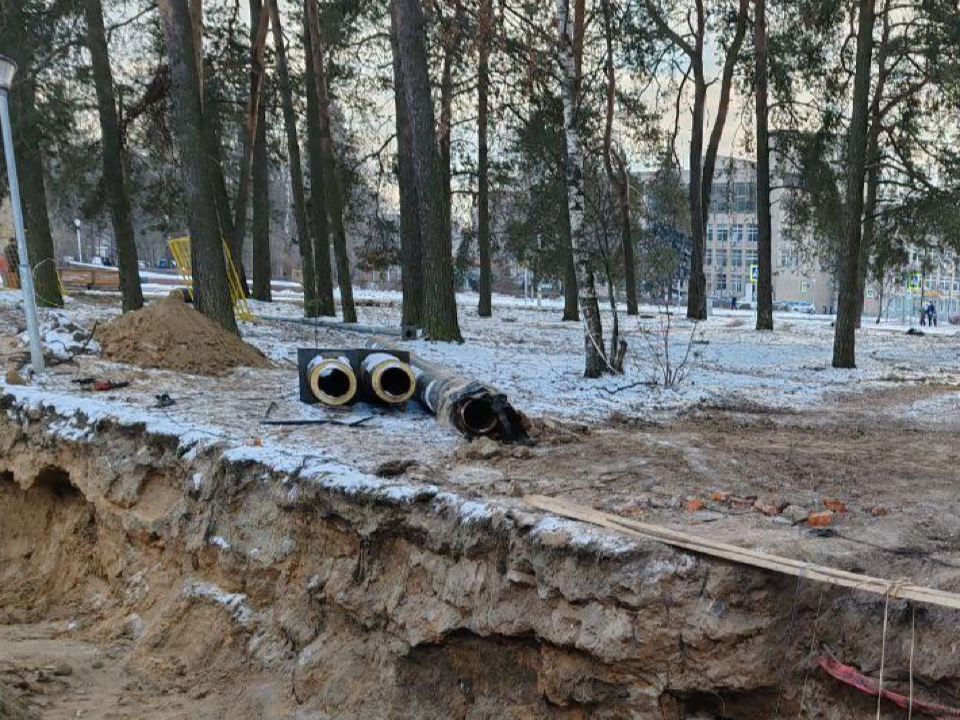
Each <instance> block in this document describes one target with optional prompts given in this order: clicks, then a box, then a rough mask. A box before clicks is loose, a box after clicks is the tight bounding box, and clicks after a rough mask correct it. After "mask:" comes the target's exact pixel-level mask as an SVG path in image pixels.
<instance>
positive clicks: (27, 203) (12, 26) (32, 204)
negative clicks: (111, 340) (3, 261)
mask: <svg viewBox="0 0 960 720" xmlns="http://www.w3.org/2000/svg"><path fill="white" fill-rule="evenodd" d="M0 10H2V16H3V17H2V23H0V28H2V29H3V31H4V32H3V38H2V40H3V43H4V49H5V52H7V53H8V54H10V55H11V57H12V58H13V60H14V61H15V62H16V63H17V65H18V66H19V71H18V72H17V75H16V77H15V78H14V82H13V87H12V88H11V89H10V115H11V121H12V135H13V140H14V149H15V152H16V156H17V165H18V167H19V170H20V173H19V174H20V195H21V200H22V201H23V214H24V218H23V221H24V225H25V226H26V234H27V255H28V257H27V258H21V262H26V263H27V264H28V265H29V266H30V267H31V268H32V271H33V283H34V294H35V295H36V299H37V303H38V304H40V305H42V306H46V307H62V306H63V296H62V295H61V294H60V282H59V280H58V278H57V261H56V253H55V249H54V245H53V236H52V235H51V233H50V216H49V215H48V214H47V190H46V185H45V182H44V176H43V150H42V145H43V133H42V130H41V123H40V114H39V112H37V107H36V93H37V87H36V79H35V75H34V65H33V62H34V58H33V52H32V51H33V46H32V43H31V34H30V29H29V28H28V27H27V19H26V16H25V12H24V9H23V5H22V3H21V2H20V0H0Z"/></svg>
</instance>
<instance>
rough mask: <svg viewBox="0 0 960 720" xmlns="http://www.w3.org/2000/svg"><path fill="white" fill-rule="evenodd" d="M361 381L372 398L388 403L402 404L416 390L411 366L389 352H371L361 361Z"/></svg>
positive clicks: (415, 381)
mask: <svg viewBox="0 0 960 720" xmlns="http://www.w3.org/2000/svg"><path fill="white" fill-rule="evenodd" d="M360 381H361V382H362V383H363V385H364V388H366V390H367V392H368V394H369V396H370V397H371V398H376V399H378V400H380V401H381V402H384V403H386V404H388V405H402V404H403V403H405V402H406V401H407V400H409V399H410V398H411V397H413V394H414V392H415V391H416V386H417V380H416V377H415V375H414V372H413V369H411V367H410V366H409V365H408V364H407V363H405V362H403V361H402V360H400V359H399V358H397V357H395V356H394V355H390V354H389V353H385V352H379V353H370V354H369V355H367V356H366V357H365V358H363V360H362V361H361V363H360Z"/></svg>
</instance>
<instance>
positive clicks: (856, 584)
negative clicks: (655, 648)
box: [523, 495, 960, 610]
mask: <svg viewBox="0 0 960 720" xmlns="http://www.w3.org/2000/svg"><path fill="white" fill-rule="evenodd" d="M523 501H524V502H525V503H527V504H528V505H530V506H532V507H535V508H538V509H540V510H546V511H547V512H551V513H553V514H555V515H559V516H561V517H565V518H569V519H571V520H579V521H581V522H585V523H590V524H592V525H598V526H600V527H604V528H608V529H610V530H615V531H617V532H621V533H624V534H625V535H630V536H632V537H636V538H641V539H645V540H656V541H658V542H662V543H665V544H667V545H670V546H672V547H678V548H682V549H684V550H690V551H691V552H695V553H699V554H701V555H708V556H710V557H715V558H719V559H721V560H727V561H729V562H734V563H739V564H740V565H750V566H752V567H757V568H762V569H764V570H772V571H773V572H778V573H783V574H785V575H793V576H794V577H801V578H804V579H807V580H815V581H817V582H823V583H827V584H829V585H836V586H839V587H846V588H851V589H854V590H864V591H867V592H872V593H876V594H878V595H884V596H886V597H888V598H902V599H906V600H914V601H916V602H923V603H928V604H930V605H938V606H940V607H947V608H953V609H955V610H960V595H958V594H957V593H951V592H945V591H943V590H937V589H935V588H928V587H923V586H921V585H914V584H913V583H910V582H907V581H905V580H885V579H883V578H877V577H871V576H869V575H861V574H859V573H851V572H847V571H846V570H838V569H836V568H831V567H827V566H825V565H815V564H814V563H808V562H803V561H802V560H794V559H793V558H787V557H781V556H779V555H770V554H768V553H764V552H760V551H759V550H750V549H747V548H741V547H738V546H736V545H730V544H728V543H722V542H717V541H715V540H710V539H708V538H702V537H697V536H696V535H692V534H690V533H687V532H681V531H679V530H671V529H670V528H665V527H660V526H658V525H651V524H650V523H643V522H639V521H637V520H630V519H628V518H623V517H620V516H619V515H611V514H610V513H605V512H601V511H599V510H594V509H593V508H589V507H584V506H583V505H577V504H576V503H572V502H569V501H567V500H558V499H557V498H551V497H545V496H543V495H527V496H526V497H524V498H523Z"/></svg>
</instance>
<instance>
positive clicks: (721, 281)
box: [716, 273, 727, 291]
mask: <svg viewBox="0 0 960 720" xmlns="http://www.w3.org/2000/svg"><path fill="white" fill-rule="evenodd" d="M716 287H717V290H720V291H723V290H726V289H727V274H726V273H717V282H716Z"/></svg>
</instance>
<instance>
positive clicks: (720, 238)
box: [717, 225, 730, 245]
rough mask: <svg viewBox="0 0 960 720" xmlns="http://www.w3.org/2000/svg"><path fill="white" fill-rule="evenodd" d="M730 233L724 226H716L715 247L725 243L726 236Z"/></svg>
mask: <svg viewBox="0 0 960 720" xmlns="http://www.w3.org/2000/svg"><path fill="white" fill-rule="evenodd" d="M729 233H730V228H728V227H727V226H726V225H718V226H717V245H723V244H725V243H726V242H727V235H728V234H729Z"/></svg>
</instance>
